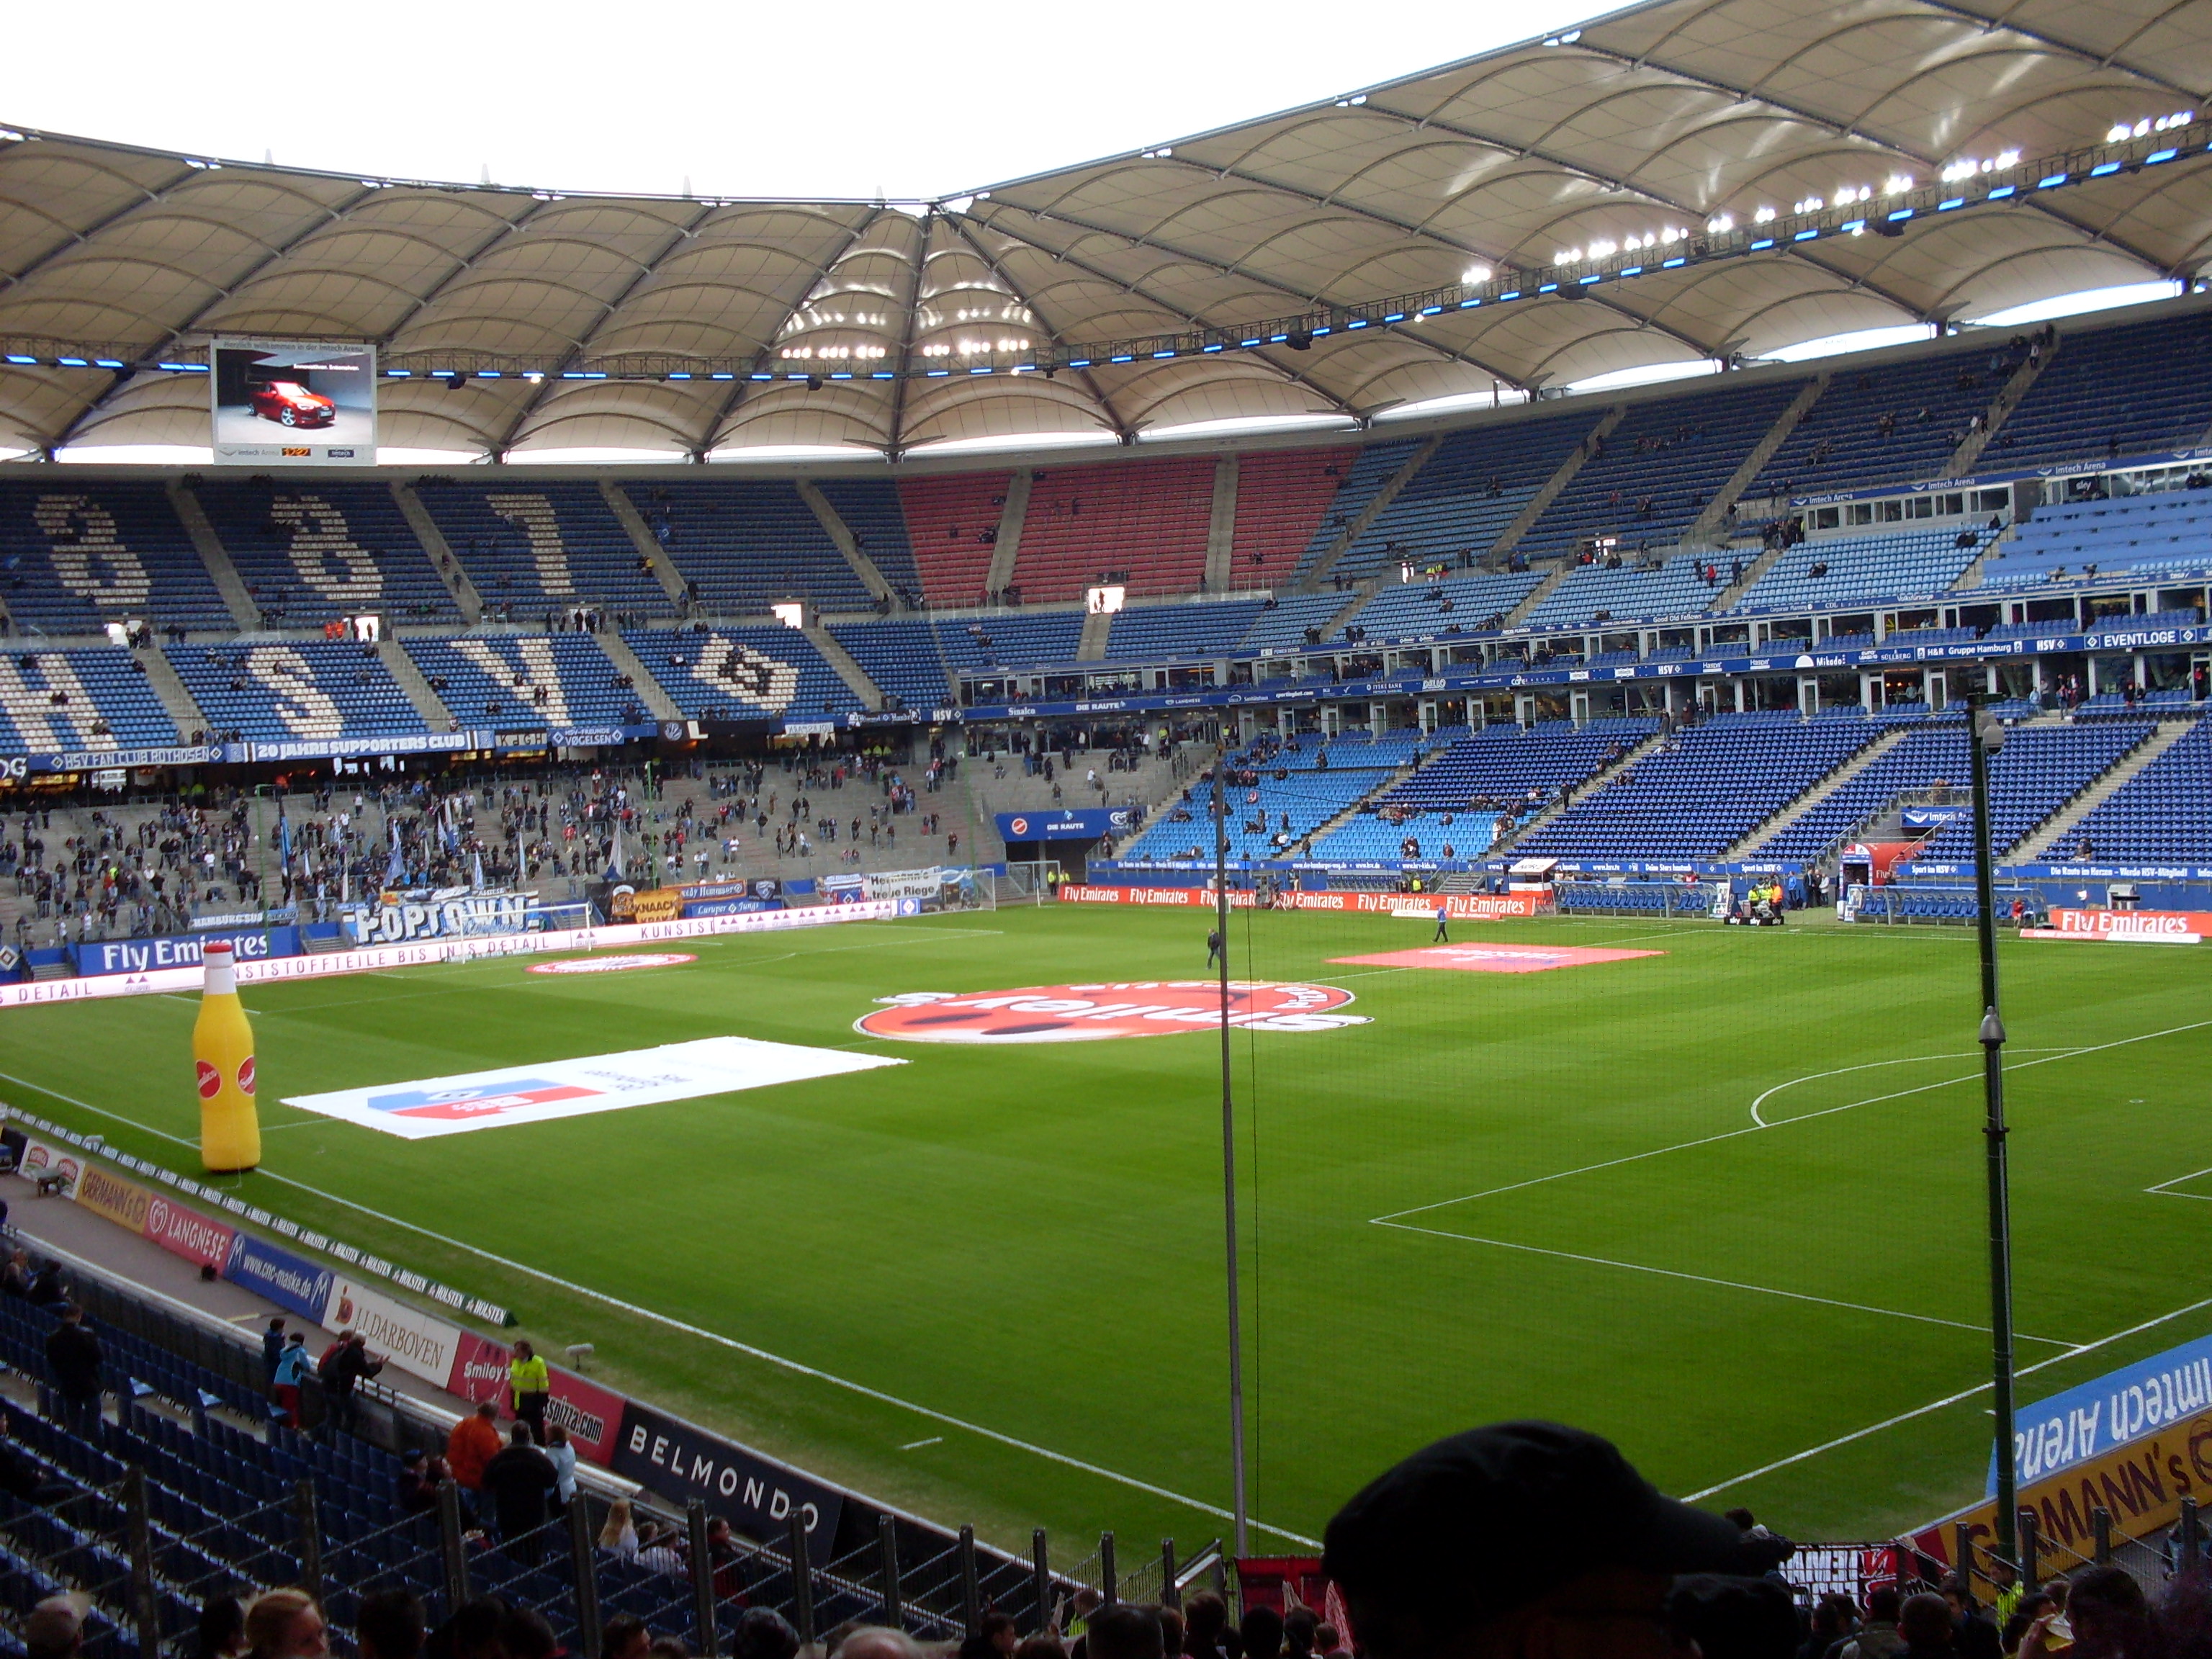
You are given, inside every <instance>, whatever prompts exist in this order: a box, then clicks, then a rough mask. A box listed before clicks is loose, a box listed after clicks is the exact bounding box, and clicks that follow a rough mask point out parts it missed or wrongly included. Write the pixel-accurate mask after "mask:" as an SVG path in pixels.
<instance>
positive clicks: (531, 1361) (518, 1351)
mask: <svg viewBox="0 0 2212 1659" xmlns="http://www.w3.org/2000/svg"><path fill="white" fill-rule="evenodd" d="M507 1389H508V1391H509V1392H510V1394H512V1395H513V1407H514V1415H515V1418H516V1419H517V1420H518V1421H520V1422H524V1423H527V1424H528V1425H530V1437H531V1438H532V1439H533V1440H535V1441H536V1442H538V1444H540V1445H543V1444H544V1443H545V1405H546V1402H547V1401H550V1399H551V1398H552V1397H553V1379H552V1376H551V1374H550V1372H549V1371H548V1370H546V1368H545V1362H544V1360H542V1359H540V1358H538V1350H537V1349H535V1348H533V1347H532V1346H530V1344H528V1343H527V1342H518V1343H516V1344H515V1345H514V1358H512V1359H510V1360H508V1361H507Z"/></svg>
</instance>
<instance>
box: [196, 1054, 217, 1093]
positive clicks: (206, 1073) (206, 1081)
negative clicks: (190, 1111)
mask: <svg viewBox="0 0 2212 1659" xmlns="http://www.w3.org/2000/svg"><path fill="white" fill-rule="evenodd" d="M197 1071H198V1073H199V1079H200V1098H201V1099H202V1100H213V1099H214V1098H215V1097H216V1096H217V1095H219V1094H221V1093H222V1072H221V1070H219V1069H218V1068H217V1067H216V1066H214V1065H213V1064H211V1063H210V1062H209V1061H207V1060H201V1061H200V1062H199V1063H198V1066H197Z"/></svg>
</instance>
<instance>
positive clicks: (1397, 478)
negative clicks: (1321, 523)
mask: <svg viewBox="0 0 2212 1659" xmlns="http://www.w3.org/2000/svg"><path fill="white" fill-rule="evenodd" d="M1447 436H1449V434H1447V433H1443V432H1439V433H1437V434H1436V435H1434V436H1433V437H1431V438H1428V439H1426V440H1425V441H1423V442H1422V444H1421V447H1419V449H1417V450H1415V451H1414V452H1413V453H1412V454H1411V455H1409V456H1407V458H1406V464H1405V465H1403V466H1401V467H1400V468H1399V469H1398V470H1397V471H1395V472H1394V473H1392V474H1391V475H1390V477H1389V480H1388V482H1386V483H1384V484H1383V488H1382V489H1378V490H1376V492H1375V495H1374V498H1373V499H1372V500H1370V501H1369V502H1368V503H1367V505H1366V506H1365V507H1362V508H1361V509H1360V511H1359V515H1358V517H1357V518H1355V519H1354V520H1352V522H1351V523H1350V524H1348V525H1346V526H1345V527H1344V528H1343V529H1342V530H1341V531H1340V532H1338V533H1337V537H1336V539H1335V540H1334V541H1332V542H1331V543H1330V544H1328V547H1326V548H1325V549H1323V550H1322V556H1321V557H1319V558H1318V559H1316V560H1315V561H1314V562H1313V568H1311V569H1310V570H1309V571H1307V572H1306V574H1304V577H1302V578H1300V579H1299V580H1297V581H1296V582H1294V583H1293V584H1291V588H1290V591H1291V592H1294V593H1318V592H1321V586H1322V583H1323V582H1325V581H1327V580H1328V573H1329V572H1330V571H1331V570H1333V569H1334V568H1336V562H1337V561H1338V560H1339V559H1340V558H1342V557H1343V556H1345V555H1346V553H1347V552H1349V551H1350V550H1351V548H1352V544H1353V543H1354V542H1356V541H1358V539H1359V538H1360V535H1361V533H1362V532H1364V531H1365V530H1366V528H1367V526H1370V525H1371V524H1373V523H1374V522H1375V520H1377V519H1379V518H1381V517H1382V516H1383V508H1384V507H1388V506H1389V505H1390V503H1391V502H1392V501H1396V500H1397V499H1398V492H1399V491H1400V490H1401V489H1404V488H1405V487H1406V486H1407V484H1409V483H1413V475H1414V474H1415V473H1416V472H1419V471H1420V470H1421V469H1422V468H1423V467H1424V466H1425V465H1428V460H1429V457H1430V456H1431V455H1433V454H1435V453H1437V450H1439V449H1441V448H1443V441H1444V439H1445V438H1446V437H1447ZM1322 638H1324V639H1326V638H1328V635H1322Z"/></svg>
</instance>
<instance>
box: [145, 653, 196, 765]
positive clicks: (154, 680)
mask: <svg viewBox="0 0 2212 1659" xmlns="http://www.w3.org/2000/svg"><path fill="white" fill-rule="evenodd" d="M137 657H138V660H139V662H140V663H141V664H142V665H144V667H145V670H146V689H147V690H149V691H151V692H152V693H153V694H154V695H155V696H157V697H159V698H160V699H161V707H162V708H163V709H165V710H166V711H167V714H168V716H169V718H170V720H173V721H174V722H175V724H176V727H177V737H178V738H179V740H180V741H182V742H185V743H191V742H193V741H194V738H193V736H192V734H193V733H194V732H204V731H206V730H207V729H208V727H209V725H210V721H209V720H208V717H207V716H206V715H205V714H202V713H201V712H200V706H199V704H198V703H197V702H194V701H193V699H192V694H191V692H189V691H187V690H185V683H184V682H183V681H182V680H180V679H179V678H177V671H176V669H175V668H174V667H173V665H171V664H170V661H169V659H167V657H165V656H163V655H162V654H161V653H160V652H159V651H141V652H139V653H137Z"/></svg>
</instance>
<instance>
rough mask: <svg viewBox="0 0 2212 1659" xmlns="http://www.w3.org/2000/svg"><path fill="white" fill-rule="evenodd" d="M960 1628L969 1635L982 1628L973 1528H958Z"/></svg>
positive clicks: (980, 1630)
mask: <svg viewBox="0 0 2212 1659" xmlns="http://www.w3.org/2000/svg"><path fill="white" fill-rule="evenodd" d="M960 1615H961V1628H962V1629H963V1630H964V1631H965V1632H967V1633H968V1634H969V1635H970V1636H975V1635H979V1634H981V1632H982V1629H983V1586H982V1584H981V1581H980V1580H978V1579H977V1577H975V1528H973V1527H963V1528H960Z"/></svg>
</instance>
